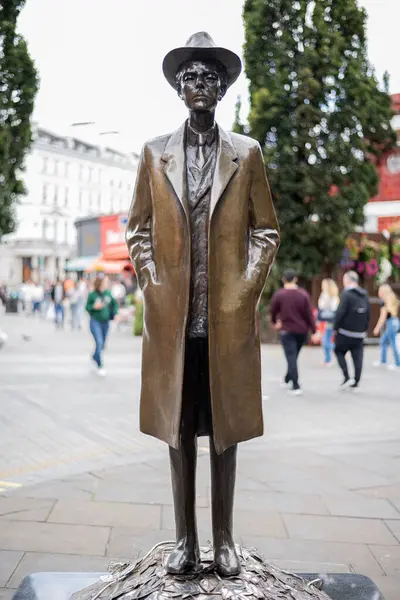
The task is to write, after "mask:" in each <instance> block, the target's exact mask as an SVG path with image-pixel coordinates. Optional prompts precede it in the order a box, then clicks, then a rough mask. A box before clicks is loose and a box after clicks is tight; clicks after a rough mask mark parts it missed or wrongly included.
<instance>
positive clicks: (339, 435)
mask: <svg viewBox="0 0 400 600" xmlns="http://www.w3.org/2000/svg"><path fill="white" fill-rule="evenodd" d="M0 324H1V327H2V328H3V329H4V330H6V331H7V333H8V334H9V335H10V339H9V342H8V343H7V345H6V346H5V347H4V348H3V349H2V350H1V351H0V407H1V410H0V600H8V599H9V598H11V597H12V594H13V590H14V589H15V588H16V587H17V586H18V585H19V583H20V582H21V579H22V577H23V576H24V575H25V574H27V573H29V572H38V571H66V570H70V571H74V570H89V571H99V570H103V569H104V568H105V567H106V566H107V564H108V563H109V562H110V561H111V560H120V559H125V558H135V557H137V556H138V555H140V554H141V553H144V552H146V551H147V550H148V549H149V548H150V547H151V546H152V545H154V544H155V543H156V542H158V541H161V540H167V539H173V536H174V531H173V529H174V523H173V511H172V497H171V491H170V482H169V470H168V460H167V452H166V448H165V446H164V445H163V444H161V443H159V442H157V441H155V440H152V439H151V438H148V437H145V436H143V435H141V434H140V433H139V432H138V430H137V429H138V415H137V413H138V391H139V378H140V339H136V338H132V337H131V335H130V332H128V331H115V332H113V333H112V335H111V336H110V339H109V343H108V348H107V352H106V365H107V370H108V376H107V378H105V379H104V380H103V379H98V378H97V376H96V374H95V373H93V372H91V370H90V361H89V359H88V356H89V353H90V350H91V339H90V336H89V335H88V334H87V333H86V332H81V333H72V332H70V331H68V329H66V330H65V331H63V332H56V331H54V328H53V325H52V324H51V323H48V322H41V321H39V320H33V319H26V318H25V317H20V316H0ZM262 357H263V390H264V416H265V436H264V437H263V438H260V439H258V440H255V441H252V442H249V443H246V444H243V445H241V447H240V452H239V467H238V479H237V494H236V504H235V531H236V538H237V540H238V541H239V542H240V543H243V544H245V545H247V546H251V547H257V548H258V549H259V550H260V552H261V553H262V554H263V555H264V556H265V557H266V558H267V559H268V560H269V561H271V562H273V563H275V564H277V565H278V566H280V567H284V568H288V569H291V570H297V571H318V572H338V571H339V572H357V573H360V574H364V575H367V576H369V577H371V578H372V579H373V580H374V581H375V583H376V584H377V585H378V586H379V587H380V588H381V590H382V593H383V594H384V596H385V600H398V599H399V597H400V594H399V588H400V433H399V425H400V391H399V390H400V385H399V382H400V373H398V372H387V371H380V370H374V369H372V368H370V365H371V364H372V362H373V361H374V360H376V358H377V349H376V348H369V349H367V353H366V369H365V376H364V379H363V386H362V389H361V390H360V392H359V393H358V394H351V393H346V394H340V393H339V392H338V391H337V386H338V383H339V381H340V377H339V373H338V370H337V369H336V367H333V368H331V369H328V370H326V369H325V368H323V367H321V366H320V359H321V355H320V351H319V349H312V348H307V349H305V351H304V352H303V354H302V357H301V374H302V383H303V387H304V392H305V393H304V396H302V397H296V398H294V397H291V396H288V395H287V394H286V392H285V391H284V390H282V389H281V388H280V382H281V376H282V371H283V368H284V363H283V359H282V355H281V350H280V348H279V347H277V346H265V347H263V350H262ZM209 496H210V489H209V469H208V444H207V441H206V440H205V439H204V438H201V440H200V451H199V472H198V490H197V497H198V498H197V500H198V521H199V527H200V532H201V541H202V542H206V541H207V540H208V539H210V537H211V527H210V499H209Z"/></svg>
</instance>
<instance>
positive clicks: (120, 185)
mask: <svg viewBox="0 0 400 600" xmlns="http://www.w3.org/2000/svg"><path fill="white" fill-rule="evenodd" d="M118 187H119V189H120V190H122V181H120V182H119V184H118Z"/></svg>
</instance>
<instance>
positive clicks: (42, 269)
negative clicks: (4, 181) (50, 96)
mask: <svg viewBox="0 0 400 600" xmlns="http://www.w3.org/2000/svg"><path fill="white" fill-rule="evenodd" d="M137 165H138V156H137V155H136V154H134V153H130V154H124V153H121V152H118V151H116V150H112V149H111V148H107V147H100V146H96V145H92V144H89V143H87V142H85V141H82V140H79V139H76V138H74V137H65V136H62V135H57V134H55V133H53V132H50V131H49V130H47V129H44V128H42V127H37V128H36V131H35V137H34V142H33V144H32V148H31V151H30V153H29V154H28V156H27V158H26V161H25V171H24V173H23V179H24V183H25V187H26V190H27V193H26V195H25V196H22V197H21V199H20V202H19V204H18V205H17V207H16V222H17V229H16V231H15V232H14V233H13V234H11V235H9V236H5V237H4V238H3V239H2V241H1V243H0V281H4V282H6V283H8V284H9V285H17V284H19V283H21V282H22V281H26V280H27V279H30V278H32V279H34V280H37V281H39V280H43V279H45V278H50V279H54V278H55V277H57V276H58V275H60V276H61V275H63V272H64V266H65V262H66V261H67V260H68V259H69V258H72V257H74V256H75V255H76V228H75V221H76V220H77V219H80V218H83V217H88V216H90V215H99V214H113V213H117V212H127V211H128V208H129V204H130V201H131V198H132V192H133V187H134V184H135V179H136V171H137Z"/></svg>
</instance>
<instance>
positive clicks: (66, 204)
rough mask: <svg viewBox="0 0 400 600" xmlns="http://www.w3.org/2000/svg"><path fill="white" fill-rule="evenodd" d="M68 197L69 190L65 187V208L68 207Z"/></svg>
mask: <svg viewBox="0 0 400 600" xmlns="http://www.w3.org/2000/svg"><path fill="white" fill-rule="evenodd" d="M68 196H69V188H68V187H66V188H65V192H64V206H65V207H67V206H68Z"/></svg>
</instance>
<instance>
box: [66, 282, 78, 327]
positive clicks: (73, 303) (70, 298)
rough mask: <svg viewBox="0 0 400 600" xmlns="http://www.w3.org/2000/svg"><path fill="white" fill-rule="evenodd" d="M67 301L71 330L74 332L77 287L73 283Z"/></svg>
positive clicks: (76, 310)
mask: <svg viewBox="0 0 400 600" xmlns="http://www.w3.org/2000/svg"><path fill="white" fill-rule="evenodd" d="M68 301H69V309H70V313H71V329H72V331H75V330H76V329H78V287H77V284H76V282H75V281H73V282H72V284H71V285H70V287H69V290H68Z"/></svg>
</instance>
